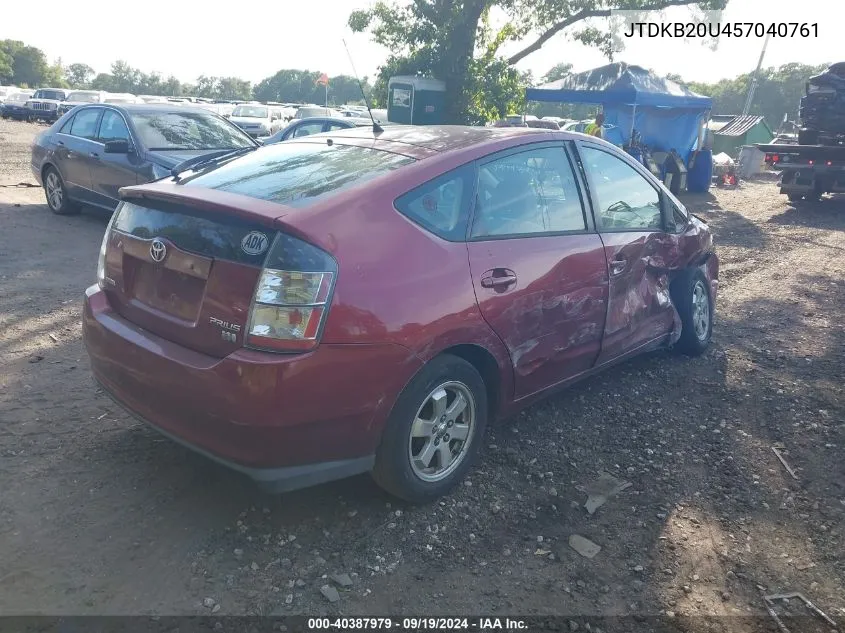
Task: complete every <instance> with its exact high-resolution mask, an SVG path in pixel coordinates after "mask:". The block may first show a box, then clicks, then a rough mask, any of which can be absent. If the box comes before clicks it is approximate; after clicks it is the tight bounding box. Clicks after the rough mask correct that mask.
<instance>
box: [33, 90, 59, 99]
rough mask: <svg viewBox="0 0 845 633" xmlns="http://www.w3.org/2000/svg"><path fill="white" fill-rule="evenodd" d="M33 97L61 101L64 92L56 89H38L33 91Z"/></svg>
mask: <svg viewBox="0 0 845 633" xmlns="http://www.w3.org/2000/svg"><path fill="white" fill-rule="evenodd" d="M34 98H35V99H52V100H54V101H63V100H64V98H65V93H63V92H60V91H58V90H38V91H36V93H35V97H34Z"/></svg>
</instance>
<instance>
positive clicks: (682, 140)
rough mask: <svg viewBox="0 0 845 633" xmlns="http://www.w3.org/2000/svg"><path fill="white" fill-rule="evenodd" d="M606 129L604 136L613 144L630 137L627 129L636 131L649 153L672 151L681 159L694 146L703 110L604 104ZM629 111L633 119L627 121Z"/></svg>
mask: <svg viewBox="0 0 845 633" xmlns="http://www.w3.org/2000/svg"><path fill="white" fill-rule="evenodd" d="M603 111H604V122H605V125H612V126H613V127H612V128H611V129H609V130H606V131H605V133H604V138H605V140H607V141H610V142H611V143H613V144H614V145H620V146H621V145H624V144H625V143H627V142H628V141H629V140H630V137H631V128H632V127H633V129H635V130H636V131H637V132H639V134H640V136H641V137H642V142H643V144H645V145H646V146H647V147H648V148H649V149H650V150H651V151H652V152H669V151H671V150H673V149H674V150H676V151H677V152H678V154H679V155H680V156H681V158H683V159H684V162H685V163H687V162H688V159H689V155H690V154H691V153H692V151H693V150H694V149H695V148H696V142H697V140H698V134H699V130H700V129H701V127H702V126H703V125H704V124H705V123H706V122H707V111H706V110H691V109H688V108H682V109H675V108H655V107H640V106H636V111H635V110H634V106H624V105H623V106H607V105H606V106H604V110H603ZM632 113H633V117H634V121H633V125H632V122H631V115H632Z"/></svg>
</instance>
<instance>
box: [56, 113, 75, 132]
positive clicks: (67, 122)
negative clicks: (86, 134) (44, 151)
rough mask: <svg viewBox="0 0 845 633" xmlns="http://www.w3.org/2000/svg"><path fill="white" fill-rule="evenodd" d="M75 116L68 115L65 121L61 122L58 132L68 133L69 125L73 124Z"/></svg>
mask: <svg viewBox="0 0 845 633" xmlns="http://www.w3.org/2000/svg"><path fill="white" fill-rule="evenodd" d="M74 118H75V117H70V118H69V119H68V120H67V121H65V122H64V123H63V124H62V128H61V129H60V130H59V134H70V126H71V125H73V119H74Z"/></svg>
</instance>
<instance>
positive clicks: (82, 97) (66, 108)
mask: <svg viewBox="0 0 845 633" xmlns="http://www.w3.org/2000/svg"><path fill="white" fill-rule="evenodd" d="M105 95H106V93H105V92H103V91H101V90H74V91H73V92H71V93H69V94H68V96H67V97H66V98H65V100H64V101H62V102H61V103H60V104H59V116H62V115H63V114H65V113H67V112H70V111H71V110H73V109H74V108H75V107H76V106H78V105H81V104H83V103H102V102H103V99H104V98H105Z"/></svg>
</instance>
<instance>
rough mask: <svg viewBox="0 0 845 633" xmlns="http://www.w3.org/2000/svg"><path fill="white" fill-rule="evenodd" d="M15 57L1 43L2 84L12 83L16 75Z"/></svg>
mask: <svg viewBox="0 0 845 633" xmlns="http://www.w3.org/2000/svg"><path fill="white" fill-rule="evenodd" d="M13 63H14V59H13V58H12V56H11V55H9V54H8V53H7V52H6V51H5V50H3V47H2V45H0V84H6V83H11V81H12V77H13V76H14V70H13V68H12V64H13Z"/></svg>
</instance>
